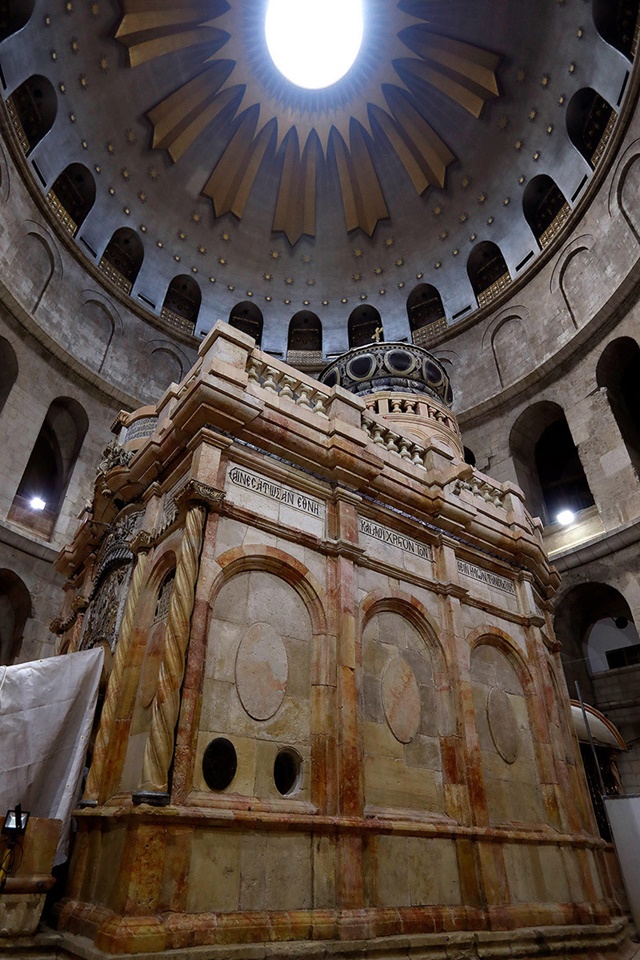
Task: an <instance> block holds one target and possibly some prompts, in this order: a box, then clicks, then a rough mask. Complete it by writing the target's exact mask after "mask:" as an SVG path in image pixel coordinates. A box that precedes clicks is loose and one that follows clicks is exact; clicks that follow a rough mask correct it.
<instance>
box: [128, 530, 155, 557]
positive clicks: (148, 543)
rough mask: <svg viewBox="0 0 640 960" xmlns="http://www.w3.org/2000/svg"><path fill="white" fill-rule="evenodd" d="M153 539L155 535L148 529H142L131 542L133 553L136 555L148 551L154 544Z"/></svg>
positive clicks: (130, 547) (130, 546)
mask: <svg viewBox="0 0 640 960" xmlns="http://www.w3.org/2000/svg"><path fill="white" fill-rule="evenodd" d="M153 539H154V538H153V536H152V535H151V534H150V533H148V532H147V531H146V530H140V531H139V532H138V533H136V535H135V537H134V538H133V539H132V540H131V542H130V543H129V549H130V550H131V553H133V554H134V555H137V554H139V553H147V552H148V551H149V550H151V547H152V546H153Z"/></svg>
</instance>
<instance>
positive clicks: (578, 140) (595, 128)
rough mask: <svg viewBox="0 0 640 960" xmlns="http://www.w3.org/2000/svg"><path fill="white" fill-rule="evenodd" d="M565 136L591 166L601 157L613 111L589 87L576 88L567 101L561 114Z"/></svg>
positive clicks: (609, 129) (613, 119)
mask: <svg viewBox="0 0 640 960" xmlns="http://www.w3.org/2000/svg"><path fill="white" fill-rule="evenodd" d="M565 118H566V125H567V133H568V134H569V139H570V140H571V142H572V144H573V145H574V147H575V148H576V150H577V151H578V153H579V154H580V155H581V156H582V157H584V159H585V160H586V162H587V163H588V164H589V166H590V167H591V169H592V170H594V169H595V168H596V166H597V165H598V163H599V162H600V160H601V158H602V154H603V152H604V146H605V145H606V140H607V138H608V136H609V135H610V132H611V122H612V121H615V119H616V118H617V114H616V112H615V110H614V109H613V107H612V106H611V105H610V104H609V103H607V101H606V100H605V99H604V97H602V96H600V94H599V93H598V92H597V91H596V90H594V89H593V88H592V87H582V88H581V89H580V90H577V91H576V92H575V93H574V95H573V96H572V97H571V100H570V101H569V103H568V104H567V112H566V115H565Z"/></svg>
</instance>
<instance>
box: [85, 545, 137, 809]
mask: <svg viewBox="0 0 640 960" xmlns="http://www.w3.org/2000/svg"><path fill="white" fill-rule="evenodd" d="M131 549H132V551H133V552H134V553H137V560H136V565H135V567H134V570H133V576H132V578H131V586H130V587H129V593H128V594H127V601H126V603H125V607H124V613H123V615H122V623H121V625H120V634H119V636H118V643H117V645H116V652H115V656H114V658H113V667H112V669H111V674H110V676H109V683H108V685H107V694H106V696H105V699H104V704H103V706H102V713H101V715H100V727H99V729H98V735H97V737H96V742H95V745H94V748H93V757H92V760H91V767H90V768H89V775H88V777H87V783H86V786H85V791H84V794H83V797H82V800H81V804H82V805H83V806H93V805H94V804H96V803H97V802H98V801H99V800H103V801H104V800H105V799H106V798H105V797H104V796H101V792H104V783H103V781H104V771H105V764H106V760H107V755H108V749H109V743H110V741H111V735H112V733H113V727H114V724H115V719H116V711H117V708H118V700H119V698H120V690H121V687H122V677H123V674H124V670H125V667H126V665H127V662H128V660H129V648H130V647H131V640H132V638H133V628H134V624H135V616H136V609H137V606H138V598H139V596H140V591H141V589H142V585H143V583H144V582H145V576H146V570H147V560H148V557H149V550H150V549H151V538H150V536H149V534H148V533H145V532H142V533H139V534H138V535H137V536H136V537H135V538H134V540H133V541H132V543H131Z"/></svg>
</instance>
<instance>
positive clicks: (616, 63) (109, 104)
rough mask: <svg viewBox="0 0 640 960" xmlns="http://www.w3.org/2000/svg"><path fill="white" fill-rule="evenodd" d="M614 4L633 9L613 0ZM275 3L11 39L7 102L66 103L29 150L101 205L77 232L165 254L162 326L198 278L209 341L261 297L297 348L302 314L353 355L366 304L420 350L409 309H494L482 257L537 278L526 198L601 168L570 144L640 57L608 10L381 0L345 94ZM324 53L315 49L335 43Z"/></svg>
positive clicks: (107, 16)
mask: <svg viewBox="0 0 640 960" xmlns="http://www.w3.org/2000/svg"><path fill="white" fill-rule="evenodd" d="M612 2H614V0H612ZM266 10H267V3H266V2H265V0H229V2H225V0H123V2H122V4H120V3H119V2H118V0H55V2H54V3H49V0H35V7H34V9H33V12H32V13H31V14H30V16H29V17H28V20H27V22H26V24H25V25H24V26H22V28H21V29H19V30H17V31H16V32H14V33H13V34H11V35H10V36H8V37H7V39H5V40H4V42H3V43H2V44H1V45H0V66H1V67H2V72H3V75H4V82H5V90H4V95H5V97H6V96H7V95H8V94H11V93H12V91H14V90H15V89H16V88H17V87H18V86H19V85H20V84H21V83H22V82H23V81H25V80H26V79H27V78H28V77H29V76H31V75H33V74H39V75H41V76H44V77H46V78H48V79H49V80H50V81H51V83H52V85H53V87H54V89H55V92H56V95H57V112H56V116H55V121H54V123H53V126H52V127H51V129H50V130H49V132H48V133H47V134H46V135H45V136H44V137H43V138H42V140H41V141H40V142H39V143H38V144H37V145H36V146H35V147H34V148H33V150H31V151H30V153H29V159H30V161H31V164H32V166H33V167H34V171H35V173H36V174H38V176H39V180H35V178H34V182H36V183H37V185H38V188H39V189H40V190H41V191H42V192H44V193H46V192H47V191H48V190H49V189H50V187H51V185H52V184H53V182H54V181H55V179H56V177H57V176H58V175H59V174H60V172H61V171H62V170H63V168H65V167H66V166H67V165H68V164H71V163H81V164H83V165H84V166H85V167H87V168H88V170H90V171H91V174H92V175H93V178H94V180H95V185H96V199H95V202H94V203H93V206H92V208H91V210H90V212H89V213H88V215H87V216H86V219H85V220H84V222H83V223H82V225H81V227H80V229H79V231H78V234H77V236H76V243H77V244H78V249H79V250H80V251H82V252H83V254H85V255H88V256H92V254H93V255H95V259H96V260H99V258H100V256H101V254H102V252H103V250H104V248H105V246H106V244H107V242H108V241H109V239H110V237H111V235H112V233H113V232H114V231H115V230H116V229H117V228H119V227H122V226H128V227H131V228H132V229H134V230H136V231H137V232H138V234H139V236H140V238H141V240H142V242H143V245H144V262H143V265H142V268H141V270H140V273H139V275H138V278H137V280H136V283H135V285H134V288H133V291H132V296H133V297H134V299H136V300H137V302H138V303H140V302H142V303H143V304H146V305H147V306H149V308H150V309H152V311H153V310H155V312H156V313H158V312H159V310H160V306H161V305H162V302H163V298H164V295H165V292H166V290H167V287H168V285H169V282H170V281H171V279H172V278H173V277H175V276H176V275H179V274H188V275H189V276H191V277H192V278H194V279H195V280H196V281H197V282H198V284H199V286H200V288H201V290H202V306H201V308H200V314H199V317H198V323H197V332H198V333H200V332H201V331H206V330H207V329H209V327H210V326H211V325H212V324H213V323H214V322H215V320H216V319H218V318H223V319H227V317H228V316H229V313H230V311H231V309H232V307H233V306H234V304H237V303H238V302H239V301H247V300H249V301H251V302H253V303H255V304H256V306H257V307H259V308H260V310H261V311H262V313H263V314H264V318H265V333H264V337H263V346H264V347H265V348H266V349H274V350H282V343H283V340H282V338H283V330H284V337H285V343H286V327H287V325H288V322H289V319H290V318H291V316H292V315H293V314H295V313H296V312H297V311H299V310H310V311H313V312H315V313H316V314H317V316H318V317H319V318H320V320H321V321H322V325H323V333H324V348H325V352H331V351H332V350H336V351H340V350H342V349H343V348H344V346H345V344H346V326H347V318H348V316H349V314H350V313H351V311H352V310H353V309H354V307H356V306H358V305H361V304H365V303H366V304H369V305H371V306H374V307H375V308H376V309H377V310H378V311H379V312H380V314H381V316H382V319H383V322H384V327H385V336H386V338H387V339H392V338H403V337H406V336H407V332H408V326H407V297H408V295H409V294H410V292H411V291H412V290H413V289H414V287H415V286H416V285H417V284H420V283H430V284H433V285H435V287H437V289H438V291H439V293H440V295H441V297H442V301H443V304H444V311H445V313H446V317H447V322H448V323H449V324H452V323H454V322H455V321H456V320H457V319H459V318H461V317H464V316H468V315H469V312H470V311H471V310H472V309H475V308H476V298H475V296H474V293H473V289H472V286H471V283H470V281H469V278H468V276H467V270H466V267H467V260H468V257H469V254H470V253H471V251H472V249H473V248H474V246H476V245H477V244H478V243H479V242H480V241H486V240H490V241H493V242H494V243H496V244H497V245H498V246H499V247H500V250H501V251H502V254H503V255H504V258H505V261H506V265H507V267H508V270H509V272H510V274H511V276H512V278H515V277H517V276H519V275H520V274H521V273H522V272H524V270H526V269H527V268H528V267H529V266H530V265H531V263H532V262H535V259H536V257H537V255H538V254H539V251H540V245H539V243H538V242H537V239H536V237H535V236H534V233H533V232H532V229H531V227H530V225H529V223H528V222H527V220H526V219H525V216H524V214H523V195H524V192H525V190H526V187H527V184H528V183H529V182H530V181H531V179H532V178H533V177H535V176H536V175H537V174H547V175H549V176H550V177H551V178H552V179H553V180H554V181H555V184H556V185H557V187H558V188H559V189H560V191H561V192H562V194H563V195H564V198H566V200H567V201H568V202H569V203H571V202H573V201H575V199H576V197H577V196H579V191H580V188H581V186H582V187H584V181H585V177H589V176H591V175H592V173H593V167H592V165H590V164H589V163H588V162H587V160H586V159H585V157H583V156H582V155H581V153H580V152H579V151H578V150H577V149H576V147H575V146H574V145H573V143H572V142H571V139H570V138H569V135H568V132H567V124H566V114H567V105H568V104H569V101H570V100H571V98H572V96H573V95H574V94H575V93H576V91H578V90H580V89H582V88H585V87H592V88H593V89H594V90H596V91H597V92H598V93H599V94H600V95H601V96H602V97H603V98H604V99H605V100H607V101H608V103H609V104H611V106H613V107H614V108H615V109H616V110H619V109H620V99H621V90H622V88H623V85H624V82H625V78H626V77H627V73H628V71H629V70H630V62H629V60H628V59H626V58H625V57H624V56H623V55H622V54H621V53H620V52H618V51H617V50H616V49H614V47H612V46H610V45H609V44H607V43H605V41H604V40H603V39H602V38H601V37H600V35H599V34H598V32H597V31H596V28H595V26H594V20H593V16H592V4H591V2H590V0H589V2H587V0H536V2H535V3H524V2H523V0H401V2H395V0H363V13H364V37H363V42H362V46H361V49H360V53H359V55H358V57H357V60H356V62H355V64H354V66H353V67H352V68H351V69H350V70H349V71H348V72H347V74H346V76H345V77H344V78H343V79H342V80H340V81H339V82H338V83H336V84H334V85H332V86H330V87H328V88H326V89H324V90H315V91H310V90H304V89H302V88H301V87H297V86H295V85H294V84H292V83H290V82H289V81H288V80H286V79H285V78H284V77H283V75H282V74H280V73H279V71H278V70H277V68H276V67H275V65H274V63H273V61H272V59H271V56H270V54H269V51H268V49H267V45H266V40H265V16H266ZM306 42H307V43H308V44H309V45H310V46H312V45H313V43H314V37H313V36H312V35H311V36H308V37H307V39H306Z"/></svg>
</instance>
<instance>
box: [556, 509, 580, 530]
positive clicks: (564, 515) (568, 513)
mask: <svg viewBox="0 0 640 960" xmlns="http://www.w3.org/2000/svg"><path fill="white" fill-rule="evenodd" d="M575 518H576V515H575V513H574V512H573V511H572V510H561V511H560V513H559V514H558V516H557V517H556V520H557V521H558V523H559V524H560V525H561V526H562V527H568V526H569V524H570V523H573V521H574V520H575Z"/></svg>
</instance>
